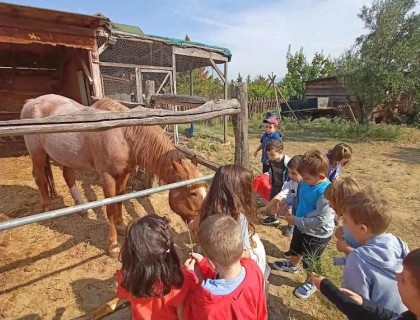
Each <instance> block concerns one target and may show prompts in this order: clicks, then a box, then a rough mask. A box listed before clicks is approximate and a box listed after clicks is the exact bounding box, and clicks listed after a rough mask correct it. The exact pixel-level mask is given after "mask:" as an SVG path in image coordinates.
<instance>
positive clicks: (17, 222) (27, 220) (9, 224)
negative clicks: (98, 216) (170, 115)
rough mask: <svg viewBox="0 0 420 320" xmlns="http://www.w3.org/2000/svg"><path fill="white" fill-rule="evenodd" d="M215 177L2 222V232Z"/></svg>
mask: <svg viewBox="0 0 420 320" xmlns="http://www.w3.org/2000/svg"><path fill="white" fill-rule="evenodd" d="M213 177H214V174H212V175H207V176H204V177H199V178H194V179H190V180H185V181H180V182H175V183H171V184H167V185H164V186H159V187H156V188H150V189H146V190H142V191H136V192H131V193H126V194H122V195H120V196H116V197H111V198H106V199H102V200H97V201H92V202H89V203H84V204H79V205H76V206H73V207H67V208H62V209H57V210H53V211H48V212H44V213H39V214H34V215H30V216H27V217H23V218H15V219H12V220H8V221H4V222H0V231H1V230H7V229H12V228H16V227H21V226H24V225H27V224H31V223H36V222H41V221H45V220H48V219H53V218H58V217H63V216H67V215H69V214H72V213H76V212H81V211H85V210H88V209H93V208H98V207H101V206H104V205H108V204H112V203H117V202H121V201H125V200H129V199H133V198H140V197H144V196H148V195H150V194H153V193H158V192H162V191H167V190H170V189H175V188H179V187H183V186H186V185H189V184H194V183H198V182H203V181H208V180H211V179H213Z"/></svg>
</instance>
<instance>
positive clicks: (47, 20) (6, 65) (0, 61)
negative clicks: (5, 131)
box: [0, 3, 109, 120]
mask: <svg viewBox="0 0 420 320" xmlns="http://www.w3.org/2000/svg"><path fill="white" fill-rule="evenodd" d="M108 23H109V19H107V18H105V17H98V16H90V15H81V14H75V13H68V12H60V11H54V10H46V9H39V8H32V7H27V6H19V5H11V4H6V3H0V95H1V103H0V120H11V119H18V118H19V114H20V111H21V109H22V106H23V104H24V103H25V101H26V100H27V99H29V98H32V97H36V96H40V95H43V94H47V93H56V94H61V95H64V96H67V97H70V98H72V99H74V100H76V101H78V102H80V103H83V104H87V103H89V102H90V101H89V100H90V96H91V95H92V92H94V91H95V87H94V82H95V81H97V82H100V78H99V72H96V73H95V72H93V71H94V70H95V65H94V63H93V57H94V55H95V52H96V50H97V32H98V30H99V29H100V28H102V27H105V26H106V25H107V24H108ZM96 69H97V70H98V71H99V66H97V67H96ZM95 76H96V79H95ZM97 89H98V88H97ZM99 94H100V93H99Z"/></svg>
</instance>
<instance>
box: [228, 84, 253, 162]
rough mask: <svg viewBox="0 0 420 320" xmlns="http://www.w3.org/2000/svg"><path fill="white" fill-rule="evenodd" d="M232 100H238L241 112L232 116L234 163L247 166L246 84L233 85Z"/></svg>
mask: <svg viewBox="0 0 420 320" xmlns="http://www.w3.org/2000/svg"><path fill="white" fill-rule="evenodd" d="M231 97H232V98H235V99H238V101H239V104H240V105H241V112H240V113H239V114H235V115H233V116H232V125H233V132H234V134H235V163H238V164H242V165H244V166H248V164H249V146H248V89H247V85H246V83H239V82H238V83H235V84H234V85H233V89H232V94H231Z"/></svg>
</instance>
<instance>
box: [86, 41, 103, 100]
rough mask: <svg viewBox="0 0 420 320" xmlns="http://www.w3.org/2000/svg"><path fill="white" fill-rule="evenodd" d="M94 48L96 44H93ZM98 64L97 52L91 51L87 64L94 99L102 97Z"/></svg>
mask: <svg viewBox="0 0 420 320" xmlns="http://www.w3.org/2000/svg"><path fill="white" fill-rule="evenodd" d="M95 47H96V44H95ZM98 62H99V53H98V51H97V50H93V51H91V52H90V53H89V64H90V68H91V70H92V80H93V95H94V96H95V97H103V96H104V92H103V83H102V77H101V69H100V66H99V64H98Z"/></svg>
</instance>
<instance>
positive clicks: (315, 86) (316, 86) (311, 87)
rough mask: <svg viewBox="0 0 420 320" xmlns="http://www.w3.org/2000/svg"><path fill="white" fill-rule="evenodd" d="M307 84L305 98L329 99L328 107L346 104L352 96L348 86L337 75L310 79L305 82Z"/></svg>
mask: <svg viewBox="0 0 420 320" xmlns="http://www.w3.org/2000/svg"><path fill="white" fill-rule="evenodd" d="M305 86H306V89H305V99H312V98H318V99H320V98H325V99H328V103H327V107H328V108H335V107H338V106H339V105H341V104H346V103H347V102H348V97H349V96H350V93H349V92H348V91H347V89H346V87H345V86H344V85H343V84H342V83H341V82H340V81H339V80H338V79H337V78H336V77H328V78H318V79H314V80H309V81H306V82H305Z"/></svg>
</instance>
